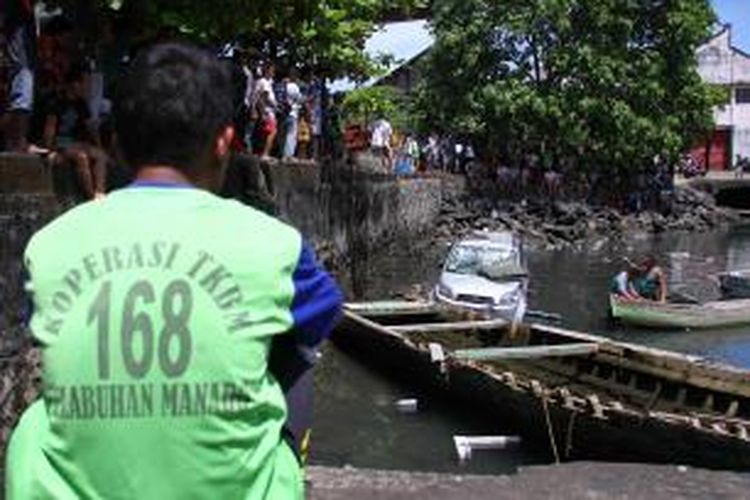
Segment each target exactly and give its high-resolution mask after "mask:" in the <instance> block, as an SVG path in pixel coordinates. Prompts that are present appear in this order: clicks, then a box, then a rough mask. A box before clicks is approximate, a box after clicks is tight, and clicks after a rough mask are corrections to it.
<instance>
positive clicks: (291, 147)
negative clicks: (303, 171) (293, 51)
mask: <svg viewBox="0 0 750 500" xmlns="http://www.w3.org/2000/svg"><path fill="white" fill-rule="evenodd" d="M296 80H297V75H296V71H295V70H294V69H292V70H291V71H290V72H289V77H288V78H286V79H285V81H286V106H287V109H288V111H289V113H288V114H287V116H286V124H285V125H286V127H285V134H286V137H285V140H284V153H283V157H284V158H292V157H294V153H295V152H296V151H297V132H298V130H297V126H298V125H299V113H300V108H301V107H302V103H303V102H304V101H305V98H304V96H303V95H302V91H301V90H300V88H299V85H297V81H296Z"/></svg>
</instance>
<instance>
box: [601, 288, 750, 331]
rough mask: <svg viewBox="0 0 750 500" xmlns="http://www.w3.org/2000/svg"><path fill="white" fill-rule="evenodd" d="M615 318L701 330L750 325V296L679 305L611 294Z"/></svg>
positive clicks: (655, 325) (652, 326) (635, 322)
mask: <svg viewBox="0 0 750 500" xmlns="http://www.w3.org/2000/svg"><path fill="white" fill-rule="evenodd" d="M610 311H611V313H612V317H613V318H614V319H617V320H620V321H622V322H623V323H626V324H630V325H635V326H643V327H648V328H666V329H683V328H684V329H699V328H723V327H729V326H740V325H748V324H750V299H737V300H718V301H713V302H705V303H702V304H676V303H666V304H662V303H659V302H651V301H645V300H644V301H632V300H623V299H621V298H619V297H616V296H614V295H612V296H610Z"/></svg>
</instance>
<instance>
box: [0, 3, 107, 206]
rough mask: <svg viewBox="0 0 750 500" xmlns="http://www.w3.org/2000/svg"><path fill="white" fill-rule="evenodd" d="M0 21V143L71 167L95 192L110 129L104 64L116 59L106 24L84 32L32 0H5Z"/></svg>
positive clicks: (100, 185) (102, 176)
mask: <svg viewBox="0 0 750 500" xmlns="http://www.w3.org/2000/svg"><path fill="white" fill-rule="evenodd" d="M40 13H41V15H40ZM0 22H1V23H2V30H1V33H2V35H1V39H0V46H1V47H2V48H3V50H1V51H0V54H2V55H1V56H0V57H1V59H0V89H2V90H1V91H0V150H3V151H10V152H15V153H28V154H37V155H41V156H43V157H44V158H45V159H46V160H47V162H48V163H49V164H50V165H51V166H53V167H71V168H74V169H75V170H76V172H77V173H78V179H79V181H80V185H81V188H82V190H83V191H84V192H85V194H86V195H87V196H88V197H89V198H99V197H102V196H103V195H104V192H105V189H106V171H107V162H108V161H109V160H108V155H107V154H106V153H105V151H107V150H108V149H110V148H111V146H112V144H111V141H112V135H113V134H112V132H111V120H110V113H111V100H110V97H111V91H112V85H111V83H113V80H112V79H110V78H109V77H105V74H107V73H109V74H110V75H111V74H112V72H111V71H109V72H107V71H106V70H105V67H107V66H109V67H112V65H113V64H114V65H115V67H116V65H117V64H118V62H117V60H116V59H115V60H114V61H113V59H112V58H113V49H114V47H115V46H116V44H117V42H116V40H115V36H114V34H113V33H112V30H111V25H110V24H108V23H107V22H106V20H102V22H101V23H97V30H96V31H97V32H96V33H95V36H92V37H91V38H90V39H87V38H86V37H84V36H83V35H82V34H81V32H80V30H78V29H76V25H75V23H74V22H72V21H71V20H70V19H68V18H66V17H65V16H63V15H60V14H59V13H48V12H46V11H43V10H40V9H38V6H36V5H35V2H33V1H31V0H6V1H5V2H4V9H3V15H2V18H0ZM92 40H96V41H95V42H94V41H92Z"/></svg>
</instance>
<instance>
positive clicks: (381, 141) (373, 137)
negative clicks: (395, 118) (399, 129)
mask: <svg viewBox="0 0 750 500" xmlns="http://www.w3.org/2000/svg"><path fill="white" fill-rule="evenodd" d="M392 135H393V128H392V127H391V124H390V123H388V120H386V119H385V118H383V117H382V116H381V117H380V118H378V119H377V120H375V121H374V122H372V123H371V124H370V149H371V150H372V154H373V155H375V156H376V157H378V158H381V159H382V161H383V167H385V169H386V170H388V171H390V170H391V168H392V161H391V136H392Z"/></svg>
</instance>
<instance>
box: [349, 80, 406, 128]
mask: <svg viewBox="0 0 750 500" xmlns="http://www.w3.org/2000/svg"><path fill="white" fill-rule="evenodd" d="M410 111H411V102H410V101H409V98H408V96H406V95H405V94H404V93H403V92H401V91H400V90H399V89H398V88H396V87H389V86H386V85H378V86H374V87H361V88H358V89H355V90H352V91H351V92H348V93H347V94H346V96H345V97H344V102H343V112H344V119H345V120H346V122H347V123H359V124H361V125H363V126H367V125H368V124H369V123H370V122H371V121H372V120H374V119H376V118H378V117H381V116H382V117H385V118H387V119H388V121H389V122H390V123H391V125H393V126H394V127H395V128H396V129H398V130H411V129H412V128H413V126H414V123H413V119H412V113H411V112H410Z"/></svg>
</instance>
